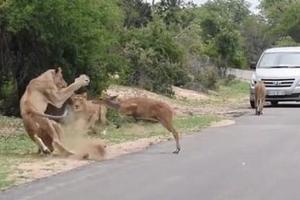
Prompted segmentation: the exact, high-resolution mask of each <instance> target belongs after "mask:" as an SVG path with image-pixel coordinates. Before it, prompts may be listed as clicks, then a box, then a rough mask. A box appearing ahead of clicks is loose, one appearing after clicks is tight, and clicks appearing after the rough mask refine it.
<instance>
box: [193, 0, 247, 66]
mask: <svg viewBox="0 0 300 200" xmlns="http://www.w3.org/2000/svg"><path fill="white" fill-rule="evenodd" d="M233 2H236V1H228V2H227V3H225V2H223V1H219V0H218V1H217V0H216V1H209V2H208V3H206V4H205V5H204V7H203V8H201V9H199V11H198V12H199V14H198V15H199V17H201V19H200V20H199V23H200V26H201V27H202V33H201V36H202V38H203V42H204V44H205V47H204V53H205V54H206V55H208V56H210V57H212V58H213V59H214V61H215V63H216V65H217V66H218V67H228V66H230V67H237V68H241V67H244V66H245V64H246V63H245V61H246V58H245V55H244V52H243V50H242V44H243V40H242V37H241V34H240V31H239V26H238V25H237V23H235V22H240V21H241V20H243V19H244V18H242V17H237V16H236V15H234V14H235V12H236V11H235V10H234V11H231V10H232V9H233V8H235V7H234V6H232V3H233ZM239 2H240V4H238V5H240V7H242V8H243V9H245V8H246V6H244V1H239ZM243 6H244V7H245V8H244V7H243ZM237 7H238V6H237ZM243 9H242V11H241V12H242V13H245V14H244V15H247V12H246V11H243ZM224 11H225V12H224ZM244 15H243V16H244Z"/></svg>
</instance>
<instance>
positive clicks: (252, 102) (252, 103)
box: [250, 100, 255, 108]
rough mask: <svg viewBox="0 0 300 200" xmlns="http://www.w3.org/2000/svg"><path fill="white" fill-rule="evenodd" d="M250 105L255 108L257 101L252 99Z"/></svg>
mask: <svg viewBox="0 0 300 200" xmlns="http://www.w3.org/2000/svg"><path fill="white" fill-rule="evenodd" d="M250 106H251V108H255V102H254V101H251V100H250Z"/></svg>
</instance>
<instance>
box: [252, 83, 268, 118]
mask: <svg viewBox="0 0 300 200" xmlns="http://www.w3.org/2000/svg"><path fill="white" fill-rule="evenodd" d="M265 98H266V87H265V84H264V82H263V81H258V82H257V83H256V84H255V114H256V115H261V114H263V112H262V111H263V108H264V103H265Z"/></svg>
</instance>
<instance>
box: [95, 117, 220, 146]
mask: <svg viewBox="0 0 300 200" xmlns="http://www.w3.org/2000/svg"><path fill="white" fill-rule="evenodd" d="M218 120H220V118H219V117H217V116H213V115H202V116H188V117H179V118H175V120H174V127H175V128H176V129H177V131H179V132H180V133H189V132H192V131H197V130H200V129H202V128H204V127H207V126H209V124H210V123H211V122H214V121H218ZM106 132H107V134H105V135H101V136H100V137H101V138H102V139H105V140H107V141H109V142H110V143H121V142H126V141H130V140H137V139H140V138H147V137H152V136H163V137H169V136H171V133H169V132H168V131H167V130H166V129H165V128H164V127H163V126H162V125H161V124H160V123H151V122H142V121H140V122H138V123H131V122H125V123H123V124H122V126H121V127H120V128H115V127H114V126H109V127H108V128H107V129H106Z"/></svg>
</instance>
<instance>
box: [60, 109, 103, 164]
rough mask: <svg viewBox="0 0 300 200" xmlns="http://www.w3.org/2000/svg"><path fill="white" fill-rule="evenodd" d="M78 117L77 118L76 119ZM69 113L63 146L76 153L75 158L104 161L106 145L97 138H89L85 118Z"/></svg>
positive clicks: (65, 125)
mask: <svg viewBox="0 0 300 200" xmlns="http://www.w3.org/2000/svg"><path fill="white" fill-rule="evenodd" d="M76 116H77V117H76ZM76 116H75V115H74V113H72V112H69V114H68V118H67V119H66V120H65V122H64V125H63V130H64V134H63V137H62V138H61V139H62V142H63V144H64V145H65V146H66V147H67V148H68V149H70V150H71V151H73V152H75V154H76V155H75V158H86V159H92V160H102V159H103V158H104V156H105V153H106V152H105V147H106V146H105V145H104V143H103V142H102V141H101V140H99V139H96V138H89V137H88V134H87V133H88V122H87V121H86V120H85V119H84V118H80V117H78V115H76Z"/></svg>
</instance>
